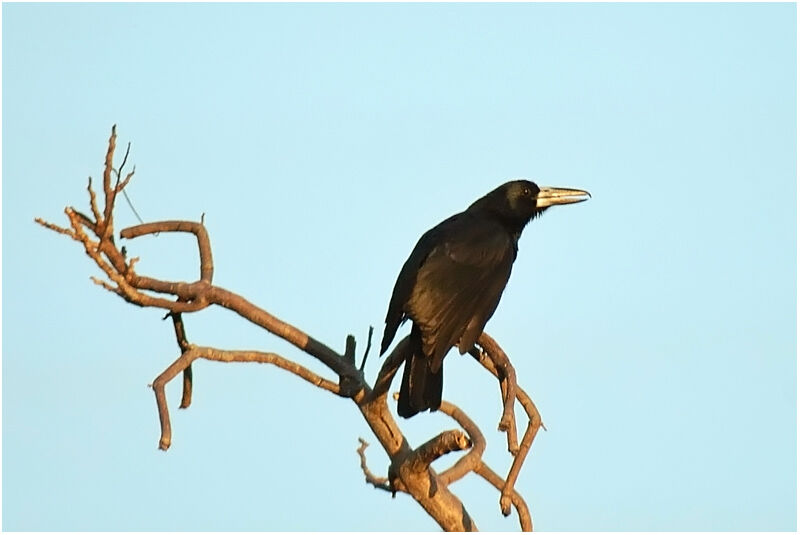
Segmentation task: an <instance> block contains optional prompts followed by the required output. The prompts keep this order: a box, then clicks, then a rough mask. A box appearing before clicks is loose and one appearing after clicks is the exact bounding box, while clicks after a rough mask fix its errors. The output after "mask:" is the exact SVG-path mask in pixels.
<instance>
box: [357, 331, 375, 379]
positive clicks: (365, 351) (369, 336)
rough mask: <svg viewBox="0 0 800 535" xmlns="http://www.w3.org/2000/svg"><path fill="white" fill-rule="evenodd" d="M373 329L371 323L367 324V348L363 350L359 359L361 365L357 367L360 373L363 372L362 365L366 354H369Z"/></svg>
mask: <svg viewBox="0 0 800 535" xmlns="http://www.w3.org/2000/svg"><path fill="white" fill-rule="evenodd" d="M374 330H375V329H374V328H373V327H372V325H370V326H369V333H368V334H367V348H366V349H365V350H364V357H363V358H362V359H361V366H359V367H358V371H360V372H361V373H363V372H364V365H365V364H366V363H367V355H369V350H370V349H371V348H372V332H373V331H374Z"/></svg>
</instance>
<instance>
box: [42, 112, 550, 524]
mask: <svg viewBox="0 0 800 535" xmlns="http://www.w3.org/2000/svg"><path fill="white" fill-rule="evenodd" d="M115 149H116V127H114V128H112V130H111V136H110V138H109V142H108V150H107V152H106V158H105V165H104V170H103V181H102V198H98V195H97V193H96V192H95V190H94V188H93V187H92V180H91V178H90V179H89V184H88V186H87V191H88V195H89V210H90V213H91V215H90V216H89V215H85V214H83V213H81V212H79V211H78V210H75V209H74V208H72V207H67V208H66V209H65V213H66V215H67V220H68V223H69V226H66V227H61V226H58V225H55V224H53V223H49V222H47V221H44V220H43V219H39V218H37V219H36V222H37V223H39V224H41V225H42V226H44V227H45V228H48V229H50V230H52V231H54V232H57V233H58V234H61V235H65V236H68V237H69V238H71V239H72V240H75V241H77V242H79V243H81V245H82V246H83V249H84V251H85V253H86V254H87V255H88V256H89V257H90V258H91V259H92V260H93V261H94V262H95V264H96V265H97V266H98V267H99V268H100V270H101V271H102V272H103V274H104V275H105V278H104V279H100V278H95V277H92V280H93V281H95V282H96V283H97V284H98V285H100V286H101V287H103V288H104V289H106V290H108V291H110V292H112V293H114V294H116V295H118V296H120V297H121V298H123V299H124V300H126V301H127V302H129V303H131V304H134V305H137V306H140V307H153V308H160V309H162V310H164V311H166V313H167V314H166V316H165V319H166V318H170V319H171V320H172V323H173V328H174V331H175V337H176V341H177V344H178V349H179V356H178V358H177V359H176V360H175V361H174V362H172V364H170V365H169V366H168V367H167V368H166V369H165V370H164V371H163V372H162V373H161V374H159V375H158V377H156V379H155V380H154V381H153V385H152V387H153V391H154V393H155V397H156V404H157V408H158V415H159V420H160V422H161V437H160V439H159V448H161V449H163V450H166V449H167V448H169V446H170V444H171V442H172V428H171V423H170V415H169V410H168V408H167V401H166V394H165V387H166V384H167V383H168V382H169V381H171V380H172V379H174V378H175V377H176V376H177V375H178V374H179V373H182V374H183V396H182V399H181V404H180V407H181V408H187V407H189V406H190V404H191V400H192V375H193V372H192V364H193V362H194V361H196V360H197V359H205V360H215V361H221V362H258V363H262V364H270V365H273V366H276V367H278V368H281V369H283V370H285V371H288V372H290V373H292V374H294V375H296V376H297V377H299V378H301V379H303V380H304V381H306V382H307V383H309V384H311V385H313V386H315V387H318V388H321V389H323V390H326V391H328V392H330V393H332V394H336V395H337V396H340V397H344V398H349V399H351V400H352V401H353V402H354V403H355V405H356V406H357V408H358V410H359V411H360V412H361V414H362V415H363V417H364V420H365V422H366V423H367V424H368V425H369V427H370V429H371V430H372V432H373V433H374V434H375V437H376V438H377V439H378V441H379V442H380V444H381V446H382V447H383V449H384V451H386V453H387V455H388V456H389V460H390V463H389V470H388V474H387V477H379V476H376V475H374V474H373V473H372V472H371V471H370V470H369V469H368V467H367V464H366V457H365V453H364V450H365V449H366V446H367V443H366V442H365V441H363V439H359V440H360V441H361V446H360V447H359V448H358V450H357V451H358V453H359V456H360V458H361V469H362V471H363V473H364V476H365V478H366V481H367V482H368V483H369V484H371V485H373V486H374V487H375V488H378V489H382V490H387V491H390V492H392V494H394V493H396V492H406V493H408V494H409V495H410V496H411V497H412V498H414V499H415V500H416V501H417V502H418V503H419V504H420V505H421V506H422V507H423V508H424V509H425V510H426V511H427V512H428V514H430V515H431V517H433V518H434V519H435V520H436V522H437V523H438V524H439V526H441V528H442V529H445V530H448V531H474V530H476V529H477V527H476V525H475V523H474V522H473V520H472V518H471V517H470V516H469V514H468V513H467V511H466V509H465V508H464V505H463V504H462V503H461V501H460V500H459V499H458V497H456V496H455V495H454V494H453V493H452V492H451V490H450V488H449V485H450V484H451V483H453V482H455V481H457V480H459V479H460V478H462V477H465V476H466V475H468V474H469V473H476V474H477V475H479V476H481V477H483V478H484V479H486V480H487V481H489V482H490V483H491V484H492V485H493V486H495V487H496V488H497V489H498V490H500V491H501V508H502V510H503V512H504V514H508V513H509V512H510V506H511V504H513V505H514V506H515V507H516V509H517V511H518V513H519V517H520V526H521V527H522V529H523V530H530V529H532V522H531V520H530V513H529V512H528V508H527V505H526V504H525V502H524V500H523V499H522V497H521V496H520V495H519V494H518V493H517V492H516V491H515V490H514V482H515V481H516V479H517V476H518V475H519V471H520V468H521V465H522V463H523V461H524V459H525V456H526V454H527V452H528V450H529V449H530V446H531V443H532V442H533V439H534V437H535V435H536V431H537V430H538V428H539V426H540V425H541V418H540V417H539V413H538V412H537V411H536V407H535V406H534V405H533V402H532V401H531V400H530V398H529V397H528V396H527V394H525V392H524V391H523V390H522V389H521V388H519V387H518V386H517V382H516V374H515V372H514V368H513V367H512V366H511V363H510V362H509V360H508V358H507V357H506V355H505V353H504V352H503V351H502V349H500V346H499V345H497V343H496V342H494V340H492V339H491V338H490V337H489V336H488V335H486V334H485V333H484V334H483V335H482V336H481V338H480V339H479V345H480V346H481V348H482V351H479V350H477V349H475V350H474V351H472V354H473V356H474V357H475V358H476V359H477V360H478V361H479V362H480V363H481V364H482V365H483V366H484V367H485V368H486V369H487V370H488V371H489V372H490V373H491V374H493V375H494V376H495V377H496V378H497V379H498V381H499V383H500V387H501V393H502V396H503V413H502V414H503V416H502V418H501V420H500V426H499V427H500V429H501V430H503V431H505V432H506V436H507V442H508V449H509V451H510V452H512V454H515V457H514V461H513V463H512V467H511V470H510V472H509V475H508V477H507V478H506V479H505V480H503V479H501V478H500V477H499V476H497V474H495V473H494V472H493V471H492V470H491V469H490V468H489V467H488V466H487V465H486V464H485V463H484V461H483V460H482V456H483V452H484V451H485V448H486V440H485V438H484V436H483V434H482V433H481V431H480V429H478V428H477V426H475V424H474V423H473V422H472V421H471V420H470V419H469V418H468V417H467V415H466V414H464V413H463V411H461V410H460V409H459V408H458V407H456V406H455V405H452V404H450V403H447V402H443V403H442V407H441V410H442V412H444V413H445V414H448V415H449V416H451V417H452V418H453V419H454V420H455V421H456V422H458V424H459V425H460V426H461V427H462V429H463V431H462V430H451V431H444V432H442V433H439V434H438V435H436V436H435V437H433V438H431V439H430V440H428V441H427V442H425V443H423V444H422V445H420V446H418V447H417V448H416V449H413V448H412V447H411V446H410V445H409V443H408V441H407V440H406V438H405V436H404V435H403V433H402V431H401V430H400V428H399V427H398V425H397V422H396V421H395V419H394V417H393V415H392V413H391V411H390V410H389V404H388V393H389V389H390V387H391V383H392V379H393V378H394V376H395V375H396V373H397V371H398V369H399V367H400V366H401V365H402V364H403V362H404V361H405V359H406V356H407V351H408V349H409V340H408V337H406V338H404V339H403V340H401V341H400V342H399V343H398V344H397V345H396V346H395V348H394V350H393V351H392V352H391V353H390V355H389V356H388V357H387V358H386V359H385V360H384V362H383V365H382V367H381V369H380V371H379V372H378V375H377V377H376V380H375V383H374V384H373V385H370V384H368V383H367V382H366V380H365V379H364V374H363V370H364V364H365V362H366V358H367V355H368V353H369V349H370V345H371V336H372V328H370V333H369V336H368V341H367V349H366V351H365V352H364V356H363V358H362V359H361V363H360V366H358V367H356V358H355V355H356V348H355V339H354V338H353V337H352V336H348V339H347V343H346V349H345V352H344V353H343V354H340V353H338V352H336V351H334V350H333V349H331V348H330V347H329V346H327V345H325V344H323V343H322V342H320V341H318V340H316V339H315V338H313V337H311V336H310V335H308V334H307V333H305V332H304V331H302V330H301V329H299V328H297V327H295V326H294V325H291V324H289V323H287V322H284V321H282V320H280V319H279V318H277V317H276V316H274V315H272V314H270V313H269V312H267V311H266V310H264V309H263V308H260V307H258V306H256V305H255V304H253V303H251V302H250V301H248V300H247V299H245V298H244V297H242V296H240V295H238V294H236V293H233V292H231V291H229V290H226V289H224V288H222V287H219V286H216V285H214V284H213V276H214V263H213V256H212V249H211V242H210V239H209V235H208V231H207V229H206V228H205V225H204V224H203V223H202V221H201V222H190V221H160V222H154V223H144V224H141V225H136V226H133V227H130V228H127V229H124V230H122V231H121V232H120V233H119V237H120V238H123V239H129V240H133V239H135V238H140V237H142V236H146V235H153V234H159V233H170V232H183V233H190V234H192V235H194V236H195V238H196V240H197V248H198V257H199V264H200V266H199V267H200V269H199V278H198V279H197V280H195V281H193V282H185V281H168V280H161V279H156V278H152V277H148V276H144V275H140V274H138V273H137V272H136V262H137V260H138V258H136V257H133V258H128V256H127V252H126V251H125V248H124V247H123V248H121V249H120V248H118V246H117V245H116V242H115V237H114V204H115V201H116V198H117V196H118V194H119V193H121V192H123V191H124V189H125V187H126V186H128V184H129V183H130V181H131V179H132V178H133V176H134V171H133V170H132V171H130V172H129V173H128V174H126V175H124V178H123V172H124V167H125V165H126V164H127V160H128V156H129V153H130V144H128V146H127V150H126V152H125V155H124V158H123V161H122V163H121V165H120V166H119V168H118V169H115V168H114V166H113V163H114V152H115ZM134 169H135V168H134ZM114 177H115V178H116V179H115V180H114ZM211 305H217V306H220V307H223V308H226V309H228V310H231V311H233V312H235V313H236V314H238V315H239V316H241V317H242V318H244V319H246V320H247V321H249V322H251V323H253V324H255V325H258V326H259V327H261V328H263V329H265V330H267V331H269V332H270V333H272V334H274V335H276V336H278V337H280V338H282V339H284V340H286V341H288V342H290V343H291V344H293V345H294V346H295V347H296V348H298V349H299V350H301V351H302V352H303V353H305V354H307V355H309V356H311V357H313V358H315V359H317V360H318V361H320V362H322V363H323V364H324V365H325V366H326V367H327V368H328V370H329V371H330V372H331V373H332V375H333V376H334V377H331V378H328V377H324V376H323V375H320V374H317V373H315V372H312V371H311V370H310V369H308V368H307V367H305V366H303V365H301V364H299V363H297V362H294V361H292V360H290V359H288V358H286V357H284V356H281V355H278V354H276V353H271V352H264V351H256V350H227V349H219V348H213V347H205V346H200V345H195V344H192V343H191V342H190V341H189V337H188V336H187V333H186V327H185V324H184V314H187V313H190V312H197V311H200V310H203V309H205V308H207V307H209V306H211ZM515 401H519V402H520V403H521V404H522V406H523V408H525V411H526V413H527V415H528V418H529V420H530V422H529V424H528V427H527V429H526V431H525V434H524V436H523V438H522V442H521V443H520V444H519V445H518V444H517V435H516V421H515V419H514V403H515ZM458 451H466V452H467V453H466V454H464V455H463V456H462V457H461V458H460V459H458V460H457V461H456V462H455V463H454V464H453V466H452V467H451V468H449V469H448V470H445V471H444V472H443V473H441V474H438V473H436V471H435V470H433V468H431V463H433V462H434V461H435V460H436V459H437V458H440V457H441V456H442V455H445V454H447V453H452V452H458Z"/></svg>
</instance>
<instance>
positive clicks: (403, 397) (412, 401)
mask: <svg viewBox="0 0 800 535" xmlns="http://www.w3.org/2000/svg"><path fill="white" fill-rule="evenodd" d="M415 331H416V326H415V327H414V328H413V329H412V331H411V349H410V351H409V353H408V356H407V357H406V365H405V367H404V369H403V382H402V383H401V384H400V398H399V399H398V401H397V414H399V415H400V416H402V417H403V418H411V417H412V416H414V415H415V414H417V413H418V412H422V411H425V410H428V409H430V410H431V411H435V410H438V409H439V406H440V405H441V404H442V369H443V366H440V367H439V371H437V372H435V373H434V372H432V371H431V370H430V367H429V360H430V359H428V357H426V356H425V353H424V352H423V351H422V340H421V337H420V333H419V332H415Z"/></svg>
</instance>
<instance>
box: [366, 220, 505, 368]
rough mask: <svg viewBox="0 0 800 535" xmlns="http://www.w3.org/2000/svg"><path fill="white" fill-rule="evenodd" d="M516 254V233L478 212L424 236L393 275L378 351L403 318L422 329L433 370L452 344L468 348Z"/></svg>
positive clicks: (497, 298)
mask: <svg viewBox="0 0 800 535" xmlns="http://www.w3.org/2000/svg"><path fill="white" fill-rule="evenodd" d="M516 252H517V243H516V237H515V236H512V235H510V234H509V233H508V231H507V230H506V229H505V228H504V227H503V226H502V225H500V224H498V223H497V222H496V221H494V220H493V219H492V218H491V217H487V216H486V214H483V213H480V212H478V213H475V212H474V211H469V210H467V211H465V212H461V213H459V214H456V215H454V216H452V217H450V218H448V219H446V220H445V221H443V222H442V223H440V224H439V225H437V226H435V227H434V228H432V229H431V230H429V231H428V232H426V233H425V234H423V235H422V237H421V238H420V240H419V241H418V242H417V245H416V246H415V247H414V250H413V251H412V252H411V255H410V256H409V258H408V260H407V261H406V263H405V264H404V265H403V268H402V269H401V271H400V275H399V276H398V278H397V282H396V284H395V288H394V292H393V293H392V299H391V301H390V304H389V310H388V312H387V315H386V330H385V332H384V339H383V343H382V347H381V352H383V351H385V350H386V348H387V347H388V345H389V344H390V343H391V340H392V339H393V338H394V335H395V333H396V331H397V328H398V327H399V325H400V323H401V322H402V321H403V319H405V318H406V317H410V318H411V319H412V321H413V322H414V324H415V325H416V326H417V327H418V328H419V330H420V332H421V339H422V349H423V351H424V353H425V355H426V356H427V357H428V359H429V366H430V367H431V370H432V371H434V372H436V371H438V369H439V368H440V366H441V362H442V359H443V358H444V356H445V354H446V353H447V351H448V350H449V349H450V347H452V346H453V345H455V344H456V343H458V344H459V350H460V351H461V352H462V353H463V352H465V351H467V350H468V349H469V348H470V347H472V345H473V344H474V343H475V341H476V340H477V338H478V336H480V334H481V332H482V331H483V328H484V326H485V325H486V322H487V321H488V320H489V318H490V317H491V316H492V314H493V313H494V311H495V309H496V308H497V304H498V303H499V301H500V296H501V295H502V293H503V289H504V288H505V285H506V283H507V282H508V278H509V276H510V274H511V266H512V264H513V262H514V259H515V258H516Z"/></svg>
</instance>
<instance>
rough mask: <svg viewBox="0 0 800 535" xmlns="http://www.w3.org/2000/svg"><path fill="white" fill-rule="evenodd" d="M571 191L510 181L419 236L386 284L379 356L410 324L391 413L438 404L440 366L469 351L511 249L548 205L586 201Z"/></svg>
mask: <svg viewBox="0 0 800 535" xmlns="http://www.w3.org/2000/svg"><path fill="white" fill-rule="evenodd" d="M590 196H591V195H589V193H588V192H586V191H583V190H579V189H567V188H546V187H541V188H540V187H539V186H537V185H536V184H534V183H533V182H530V181H527V180H515V181H513V182H508V183H506V184H503V185H502V186H500V187H499V188H497V189H495V190H493V191H491V192H489V193H488V194H487V195H485V196H484V197H481V198H480V199H478V200H477V201H475V202H474V203H472V205H470V207H469V208H467V209H466V210H464V211H463V212H461V213H459V214H456V215H454V216H452V217H450V218H448V219H445V220H444V221H442V222H441V223H439V224H438V225H436V226H435V227H433V228H432V229H430V230H429V231H428V232H426V233H425V234H423V235H422V237H421V238H420V239H419V241H418V242H417V245H416V246H415V247H414V250H413V251H411V256H409V257H408V260H406V263H405V264H403V268H402V269H401V270H400V275H399V276H398V277H397V282H396V283H395V285H394V291H393V292H392V298H391V300H390V301H389V310H388V312H387V313H386V327H385V329H384V332H383V341H382V342H381V355H382V354H383V353H385V352H386V349H387V348H388V347H389V344H391V343H392V340H393V339H394V336H395V334H396V333H397V328H398V327H399V326H400V324H401V323H403V322H404V321H405V320H406V319H408V318H411V321H412V322H413V326H412V327H411V345H410V350H409V352H408V354H407V356H406V362H405V368H404V370H403V382H402V384H401V386H400V399H399V401H398V405H397V413H398V414H399V415H400V416H402V417H404V418H410V417H411V416H414V415H415V414H417V413H418V412H420V411H424V410H426V409H430V410H431V411H435V410H437V409H438V408H439V405H441V402H442V361H443V360H444V357H445V355H446V354H447V352H448V351H449V350H450V348H451V347H452V346H454V345H456V344H457V345H458V350H459V352H460V353H461V354H462V355H463V354H464V353H465V352H466V351H468V350H469V349H470V348H472V346H473V344H474V343H475V342H476V340H477V339H478V337H479V336H480V334H481V333H482V332H483V328H484V326H485V325H486V322H487V321H489V318H491V317H492V314H494V311H495V309H496V308H497V304H498V303H499V302H500V296H501V295H502V294H503V290H504V289H505V287H506V284H507V283H508V278H509V277H510V276H511V265H512V264H513V263H514V260H515V259H516V258H517V242H518V241H519V237H520V235H521V234H522V229H524V228H525V225H527V224H528V223H529V222H530V221H531V220H532V219H533V218H535V217H537V216H539V215H541V214H542V212H544V211H545V210H546V209H547V208H548V207H550V206H554V205H556V204H571V203H576V202H581V201H585V200H587V199H588V198H589V197H590Z"/></svg>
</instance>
